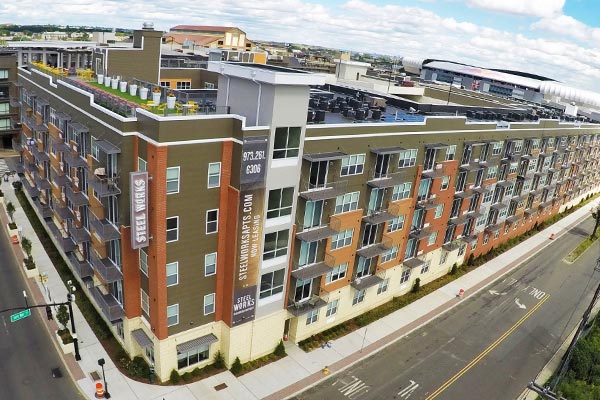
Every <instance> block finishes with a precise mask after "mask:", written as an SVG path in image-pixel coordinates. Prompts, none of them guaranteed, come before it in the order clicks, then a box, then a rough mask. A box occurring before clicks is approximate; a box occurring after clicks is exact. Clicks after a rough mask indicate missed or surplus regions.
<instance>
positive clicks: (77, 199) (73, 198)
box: [65, 185, 90, 207]
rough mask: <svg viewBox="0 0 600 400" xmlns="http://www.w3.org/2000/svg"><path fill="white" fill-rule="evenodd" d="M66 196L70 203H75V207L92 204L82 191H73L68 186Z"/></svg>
mask: <svg viewBox="0 0 600 400" xmlns="http://www.w3.org/2000/svg"><path fill="white" fill-rule="evenodd" d="M65 194H66V197H67V199H69V201H70V202H71V203H73V205H74V206H75V207H79V206H83V205H88V204H90V201H89V200H88V198H87V196H86V195H85V194H84V193H83V192H82V191H76V190H73V188H72V187H71V186H68V185H67V186H66V187H65Z"/></svg>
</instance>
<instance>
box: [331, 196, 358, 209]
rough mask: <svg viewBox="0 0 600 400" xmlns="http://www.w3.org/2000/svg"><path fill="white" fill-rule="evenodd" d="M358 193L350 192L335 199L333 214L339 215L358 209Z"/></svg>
mask: <svg viewBox="0 0 600 400" xmlns="http://www.w3.org/2000/svg"><path fill="white" fill-rule="evenodd" d="M359 196H360V192H352V193H346V194H342V195H340V196H337V197H336V198H335V211H334V214H341V213H345V212H348V211H354V210H356V209H358V198H359Z"/></svg>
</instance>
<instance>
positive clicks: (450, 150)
mask: <svg viewBox="0 0 600 400" xmlns="http://www.w3.org/2000/svg"><path fill="white" fill-rule="evenodd" d="M455 157H456V145H455V144H454V145H452V146H448V147H446V158H445V161H452V160H454V158H455Z"/></svg>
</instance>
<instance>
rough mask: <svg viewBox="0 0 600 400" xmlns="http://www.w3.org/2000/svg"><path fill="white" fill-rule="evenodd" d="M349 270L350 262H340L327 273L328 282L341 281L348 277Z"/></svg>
mask: <svg viewBox="0 0 600 400" xmlns="http://www.w3.org/2000/svg"><path fill="white" fill-rule="evenodd" d="M347 271H348V263H344V264H340V265H338V266H336V267H333V268H332V269H331V271H330V272H329V273H328V274H327V275H326V282H327V283H331V282H335V281H339V280H340V279H344V278H345V277H346V272H347Z"/></svg>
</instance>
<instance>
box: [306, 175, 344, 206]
mask: <svg viewBox="0 0 600 400" xmlns="http://www.w3.org/2000/svg"><path fill="white" fill-rule="evenodd" d="M347 183H348V182H347V181H336V182H328V183H323V184H318V185H313V184H311V183H309V182H308V181H306V180H303V181H302V182H300V197H302V198H304V199H306V200H309V201H317V200H327V199H332V198H334V197H337V196H338V195H340V194H343V193H345V192H346V185H347Z"/></svg>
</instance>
